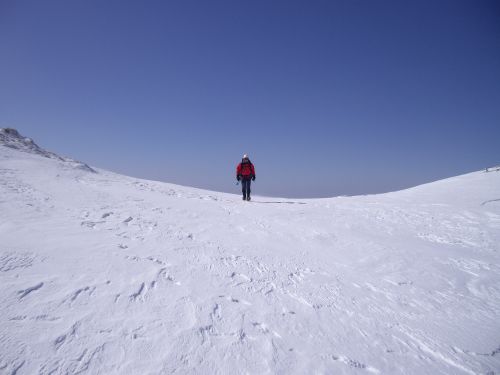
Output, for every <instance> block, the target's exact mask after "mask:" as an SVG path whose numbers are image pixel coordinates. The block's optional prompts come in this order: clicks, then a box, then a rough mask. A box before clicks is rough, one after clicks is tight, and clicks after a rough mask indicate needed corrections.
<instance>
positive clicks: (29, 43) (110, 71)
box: [0, 0, 500, 197]
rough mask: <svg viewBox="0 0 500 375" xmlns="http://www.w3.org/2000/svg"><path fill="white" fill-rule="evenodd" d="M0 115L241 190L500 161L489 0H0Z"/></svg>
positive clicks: (20, 125)
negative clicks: (238, 180) (246, 170)
mask: <svg viewBox="0 0 500 375" xmlns="http://www.w3.org/2000/svg"><path fill="white" fill-rule="evenodd" d="M0 126H3V127H5V126H10V127H14V128H17V129H18V130H19V131H20V132H21V133H23V134H25V135H26V136H29V137H32V138H33V139H35V141H37V142H38V143H39V144H40V145H41V146H43V147H45V148H48V149H50V150H52V151H55V152H57V153H60V154H62V155H66V156H71V157H74V158H76V159H79V160H82V161H85V162H87V163H89V164H91V165H94V166H97V167H102V168H106V169H110V170H113V171H116V172H120V173H125V174H128V175H132V176H136V177H144V178H149V179H156V180H161V181H167V182H173V183H179V184H183V185H191V186H197V187H203V188H208V189H213V190H218V191H227V192H235V193H236V192H238V190H237V189H238V188H237V187H236V186H235V184H234V183H235V181H234V175H235V172H234V170H235V167H236V164H237V163H238V162H239V161H240V159H241V155H242V154H243V153H248V154H249V155H250V158H251V159H252V161H253V162H254V164H255V166H256V172H257V181H256V182H255V184H254V189H253V190H254V193H255V194H265V195H273V196H284V197H326V196H335V195H341V194H346V195H351V194H366V193H376V192H385V191H391V190H397V189H401V188H404V187H409V186H413V185H417V184H420V183H424V182H428V181H432V180H436V179H441V178H445V177H448V176H453V175H457V174H461V173H465V172H469V171H473V170H478V169H481V168H484V167H487V166H491V165H494V164H498V163H500V142H499V141H500V2H498V1H496V0H492V1H485V0H467V1H461V0H449V1H447V0H422V1H401V0H393V1H384V0H377V1H374V0H365V1H361V0H349V1H348V0H346V1H334V0H325V1H312V0H307V1H291V0H285V1H272V0H262V1H261V0H252V1H239V0H228V1H217V0H210V1H205V0H200V1H191V0H178V1H177V0H172V1H139V0H137V1H124V0H116V1H111V0H110V1H101V0H99V1H92V0H74V1H67V0H61V1H52V0H44V1H40V0H33V1H22V0H20V1H19V0H0Z"/></svg>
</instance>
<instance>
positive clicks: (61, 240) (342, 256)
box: [0, 130, 500, 375]
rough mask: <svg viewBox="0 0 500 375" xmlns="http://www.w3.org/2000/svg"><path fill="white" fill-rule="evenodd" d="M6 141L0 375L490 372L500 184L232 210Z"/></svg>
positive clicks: (498, 349) (471, 179) (442, 184)
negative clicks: (91, 170)
mask: <svg viewBox="0 0 500 375" xmlns="http://www.w3.org/2000/svg"><path fill="white" fill-rule="evenodd" d="M9 133H10V131H7V132H6V131H5V130H4V131H2V144H3V145H0V374H4V373H6V374H16V375H23V374H43V375H45V374H132V375H133V374H141V375H142V374H171V373H178V374H231V375H232V374H415V375H421V374H495V373H498V372H499V370H500V340H499V338H500V326H499V323H498V322H499V316H500V172H489V173H486V172H485V171H480V172H473V173H469V174H466V175H462V176H457V177H453V178H450V179H446V180H442V181H438V182H435V183H430V184H425V185H421V186H418V187H415V188H412V189H408V190H404V191H399V192H395V193H388V194H380V195H371V196H361V197H339V198H331V199H306V200H294V201H292V200H285V199H275V198H264V197H258V196H254V200H253V201H252V202H243V201H241V199H240V197H239V195H236V194H224V193H216V192H210V191H205V190H200V189H194V188H188V187H182V186H177V185H172V184H167V183H161V182H154V181H146V180H140V179H135V178H131V177H127V176H122V175H118V174H114V173H111V172H107V171H104V170H99V173H86V172H83V171H81V170H79V169H75V168H68V165H67V163H66V162H65V161H61V160H60V159H59V158H57V157H47V156H46V155H43V153H42V154H40V152H31V151H32V149H31V148H30V146H29V145H30V144H31V143H30V142H29V141H23V139H22V137H21V136H20V135H18V134H12V133H11V134H9ZM5 139H7V141H5ZM13 144H14V145H15V146H16V147H14V148H13V147H12V145H13ZM9 145H10V146H9ZM4 146H8V147H4ZM27 150H28V152H26V151H27ZM298 203H300V204H298Z"/></svg>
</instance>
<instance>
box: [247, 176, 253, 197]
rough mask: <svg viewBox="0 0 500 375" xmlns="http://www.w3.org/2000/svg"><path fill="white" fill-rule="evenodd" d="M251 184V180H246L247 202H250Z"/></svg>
mask: <svg viewBox="0 0 500 375" xmlns="http://www.w3.org/2000/svg"><path fill="white" fill-rule="evenodd" d="M251 184H252V180H248V183H247V200H250V185H251Z"/></svg>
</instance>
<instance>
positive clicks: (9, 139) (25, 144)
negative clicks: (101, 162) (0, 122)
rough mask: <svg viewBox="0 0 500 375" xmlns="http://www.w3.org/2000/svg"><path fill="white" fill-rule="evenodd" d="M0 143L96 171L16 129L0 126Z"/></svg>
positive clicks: (75, 166) (79, 167)
mask: <svg viewBox="0 0 500 375" xmlns="http://www.w3.org/2000/svg"><path fill="white" fill-rule="evenodd" d="M0 145H3V146H5V147H9V148H12V149H15V150H19V151H23V152H28V153H31V154H35V155H40V156H43V157H45V158H49V159H55V160H59V161H62V162H65V163H67V164H69V165H71V166H72V167H73V168H76V169H81V170H84V171H87V172H91V173H97V172H96V171H95V170H94V169H92V168H91V167H89V166H88V165H87V164H85V163H82V162H80V161H77V160H74V159H70V158H65V157H62V156H59V155H57V154H55V153H53V152H50V151H47V150H45V149H43V148H41V147H40V146H38V145H37V144H36V143H35V142H34V141H33V140H32V139H31V138H28V137H24V136H22V135H21V134H20V133H19V132H18V131H17V130H16V129H13V128H0Z"/></svg>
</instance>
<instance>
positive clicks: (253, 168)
mask: <svg viewBox="0 0 500 375" xmlns="http://www.w3.org/2000/svg"><path fill="white" fill-rule="evenodd" d="M251 168H252V180H253V181H255V167H254V165H253V164H252V165H251Z"/></svg>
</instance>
